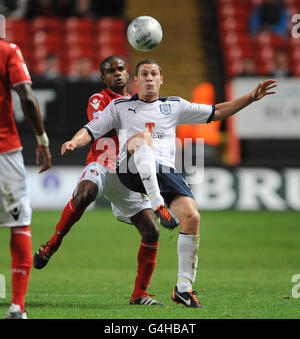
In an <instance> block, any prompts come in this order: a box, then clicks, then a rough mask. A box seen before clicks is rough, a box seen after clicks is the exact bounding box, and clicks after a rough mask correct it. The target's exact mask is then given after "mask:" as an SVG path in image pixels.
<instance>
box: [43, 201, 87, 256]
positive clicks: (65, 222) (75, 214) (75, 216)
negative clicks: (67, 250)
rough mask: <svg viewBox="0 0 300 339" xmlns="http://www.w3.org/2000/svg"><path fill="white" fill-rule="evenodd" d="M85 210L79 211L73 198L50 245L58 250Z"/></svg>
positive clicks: (66, 207) (64, 211) (57, 226)
mask: <svg viewBox="0 0 300 339" xmlns="http://www.w3.org/2000/svg"><path fill="white" fill-rule="evenodd" d="M84 211H85V209H77V208H76V206H75V205H74V200H73V198H72V199H71V200H70V201H69V202H68V204H67V205H66V206H65V208H64V210H63V212H62V215H61V217H60V220H59V222H58V224H57V225H56V229H55V233H54V235H53V237H52V238H51V239H50V241H49V243H50V244H51V246H54V247H55V250H57V249H58V248H59V246H60V244H61V242H62V239H63V237H64V236H65V235H66V234H67V233H68V232H69V231H70V229H71V227H72V226H73V225H74V224H75V223H76V222H77V221H78V220H79V219H80V218H81V216H82V214H83V212H84Z"/></svg>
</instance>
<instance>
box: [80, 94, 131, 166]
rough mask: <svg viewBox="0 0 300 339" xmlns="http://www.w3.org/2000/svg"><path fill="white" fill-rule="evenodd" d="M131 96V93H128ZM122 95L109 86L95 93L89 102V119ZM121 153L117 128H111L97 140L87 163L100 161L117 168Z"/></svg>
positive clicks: (102, 163) (96, 116)
mask: <svg viewBox="0 0 300 339" xmlns="http://www.w3.org/2000/svg"><path fill="white" fill-rule="evenodd" d="M127 95H128V96H130V94H127ZM122 97H123V96H122V95H119V94H116V93H114V92H112V91H111V90H110V89H109V88H106V89H104V90H103V91H101V92H99V93H95V94H93V95H92V96H91V97H90V99H89V103H88V108H87V116H88V119H89V121H91V120H93V119H97V118H98V116H99V114H101V111H103V110H104V108H105V107H106V106H107V105H108V104H109V103H110V102H111V101H112V100H114V99H117V98H122ZM118 153H119V140H118V136H117V133H116V131H115V130H111V131H110V132H108V133H107V134H106V135H104V136H103V137H101V138H99V139H97V140H95V141H94V142H93V144H92V147H91V150H90V152H89V154H88V156H87V159H86V165H88V164H89V163H90V162H94V161H95V162H98V163H100V164H101V165H104V166H105V167H108V168H109V169H112V170H114V169H115V168H116V159H117V156H118Z"/></svg>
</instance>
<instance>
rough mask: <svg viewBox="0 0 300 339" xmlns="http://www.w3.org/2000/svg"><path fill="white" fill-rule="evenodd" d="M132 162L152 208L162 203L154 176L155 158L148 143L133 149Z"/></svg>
mask: <svg viewBox="0 0 300 339" xmlns="http://www.w3.org/2000/svg"><path fill="white" fill-rule="evenodd" d="M133 156H134V162H135V165H136V168H137V170H138V172H139V175H140V177H141V179H142V181H143V185H144V187H145V191H146V192H147V195H148V197H149V199H150V202H151V206H152V209H153V210H156V208H157V207H158V206H160V205H161V204H164V199H163V197H162V196H161V194H160V189H159V186H158V182H157V177H156V165H155V158H154V155H153V152H152V149H151V147H150V146H148V145H142V146H139V147H137V148H136V149H135V151H134V153H133Z"/></svg>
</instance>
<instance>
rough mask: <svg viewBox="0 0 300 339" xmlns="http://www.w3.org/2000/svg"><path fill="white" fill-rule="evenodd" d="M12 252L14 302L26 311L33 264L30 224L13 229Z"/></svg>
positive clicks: (22, 310)
mask: <svg viewBox="0 0 300 339" xmlns="http://www.w3.org/2000/svg"><path fill="white" fill-rule="evenodd" d="M10 253H11V257H12V264H11V267H12V303H13V304H16V305H20V308H21V312H22V313H24V312H25V296H26V292H27V287H28V282H29V276H30V270H31V266H32V254H31V230H30V227H29V226H23V227H13V228H12V229H11V239H10Z"/></svg>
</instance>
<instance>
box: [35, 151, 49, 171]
mask: <svg viewBox="0 0 300 339" xmlns="http://www.w3.org/2000/svg"><path fill="white" fill-rule="evenodd" d="M41 163H43V166H42V168H41V169H40V170H39V173H42V172H45V171H47V170H48V169H49V168H50V167H51V153H50V149H49V147H46V146H42V145H37V147H36V164H37V165H40V164H41Z"/></svg>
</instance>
